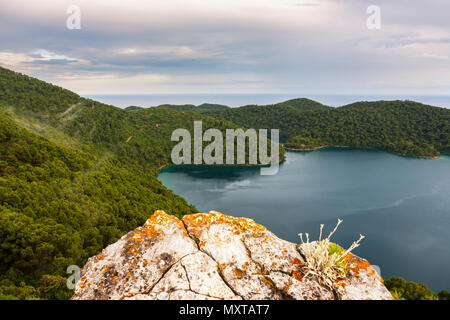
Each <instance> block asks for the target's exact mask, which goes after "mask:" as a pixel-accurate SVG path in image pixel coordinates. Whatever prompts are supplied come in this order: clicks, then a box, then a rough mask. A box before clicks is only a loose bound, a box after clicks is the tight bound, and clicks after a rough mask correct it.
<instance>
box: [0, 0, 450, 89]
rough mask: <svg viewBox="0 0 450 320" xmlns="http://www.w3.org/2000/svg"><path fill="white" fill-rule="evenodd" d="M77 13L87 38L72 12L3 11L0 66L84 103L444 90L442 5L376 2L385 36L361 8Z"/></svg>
mask: <svg viewBox="0 0 450 320" xmlns="http://www.w3.org/2000/svg"><path fill="white" fill-rule="evenodd" d="M76 3H77V5H78V6H79V7H80V9H81V29H80V30H68V29H67V28H66V19H67V18H68V14H67V13H66V9H67V7H68V6H69V5H72V4H73V1H69V0H61V1H58V2H55V1H50V0H35V1H34V2H33V6H30V5H29V3H28V1H25V0H16V1H9V2H6V1H3V2H2V3H1V4H0V37H1V38H2V42H1V44H0V64H1V65H3V66H6V67H8V68H11V69H13V70H17V71H21V72H25V73H29V74H31V75H34V76H37V77H39V78H42V79H45V80H48V81H51V82H53V83H57V84H59V85H62V86H68V87H69V88H70V89H72V90H74V91H77V92H79V93H82V94H84V93H89V94H93V93H106V92H124V93H125V92H129V93H150V92H151V93H157V92H164V93H166V92H174V93H177V92H193V93H201V92H227V91H228V92H252V93H253V92H264V93H267V92H274V93H276V92H279V93H283V92H289V93H293V92H295V93H298V94H325V93H346V94H352V93H358V94H361V93H367V94H378V93H381V94H383V93H396V92H402V93H404V92H405V91H411V92H414V93H417V94H426V93H436V92H438V93H439V92H441V93H446V92H448V89H449V88H448V87H446V84H447V83H450V72H448V70H449V67H450V65H449V59H448V55H449V54H448V53H449V52H450V20H449V19H448V11H449V10H450V3H449V2H448V1H444V0H434V1H432V2H431V1H430V2H424V1H418V0H408V1H406V0H399V1H390V0H379V1H378V5H379V6H380V7H381V14H382V28H381V30H368V29H367V28H366V19H367V17H368V15H367V13H366V9H367V6H368V5H371V4H373V3H372V1H366V0H345V1H343V0H333V1H332V0H246V1H242V0H228V1H222V0H208V1H205V0H171V1H167V0H153V1H143V0H128V1H122V0H120V1H119V0H108V1H87V0H79V1H76ZM436 79H439V83H440V85H439V87H437V86H436ZM411 80H415V82H414V84H412V83H410V85H409V86H408V85H405V84H407V83H409V81H411Z"/></svg>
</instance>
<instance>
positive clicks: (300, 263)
mask: <svg viewBox="0 0 450 320" xmlns="http://www.w3.org/2000/svg"><path fill="white" fill-rule="evenodd" d="M291 264H293V265H297V266H301V265H303V262H302V261H301V260H300V259H299V258H294V259H292V260H291Z"/></svg>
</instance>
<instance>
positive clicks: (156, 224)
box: [133, 210, 187, 240]
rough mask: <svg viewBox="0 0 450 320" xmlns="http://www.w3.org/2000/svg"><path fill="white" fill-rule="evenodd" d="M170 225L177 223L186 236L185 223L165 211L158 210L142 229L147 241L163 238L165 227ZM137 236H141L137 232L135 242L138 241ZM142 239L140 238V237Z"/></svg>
mask: <svg viewBox="0 0 450 320" xmlns="http://www.w3.org/2000/svg"><path fill="white" fill-rule="evenodd" d="M169 223H175V224H177V225H178V226H179V228H180V230H182V231H183V232H184V233H185V234H186V235H187V231H186V229H185V228H184V225H183V222H181V221H180V219H178V218H177V217H175V216H172V215H170V214H167V213H165V212H164V211H163V210H156V211H155V212H154V213H153V214H152V215H151V217H150V218H148V219H147V221H146V222H145V224H144V227H143V228H142V229H141V231H142V233H143V234H142V236H144V235H145V237H146V238H147V239H149V238H153V237H157V236H162V235H164V231H163V229H164V227H165V225H167V224H169ZM135 235H138V236H139V233H137V232H135V233H134V234H133V240H134V239H136V238H135ZM138 238H140V236H139V237H138Z"/></svg>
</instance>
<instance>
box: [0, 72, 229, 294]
mask: <svg viewBox="0 0 450 320" xmlns="http://www.w3.org/2000/svg"><path fill="white" fill-rule="evenodd" d="M194 120H201V121H202V123H203V129H204V130H206V129H207V128H212V127H214V128H218V129H222V130H225V129H227V128H237V126H236V125H234V124H232V123H229V122H228V121H225V120H223V119H215V118H212V117H209V116H203V115H200V114H198V113H195V112H187V111H186V112H185V111H182V113H181V111H175V110H170V109H167V108H151V109H136V110H128V111H126V110H122V109H120V108H116V107H113V106H109V105H105V104H102V103H99V102H97V101H93V100H90V99H84V98H82V97H80V96H78V95H77V94H75V93H73V92H70V91H68V90H65V89H62V88H59V87H56V86H53V85H51V84H48V83H45V82H43V81H39V80H37V79H34V78H31V77H28V76H25V75H21V74H18V73H15V72H12V71H9V70H7V69H3V68H0V239H1V246H0V298H1V297H4V298H5V297H9V298H12V297H19V298H37V297H40V298H67V297H68V296H69V295H70V294H71V292H70V291H69V290H67V288H66V286H65V281H66V279H65V277H66V276H67V274H66V268H67V266H68V265H71V264H77V265H80V266H81V265H83V264H84V263H85V261H86V259H87V258H88V257H89V256H92V255H94V254H96V253H98V252H99V251H101V249H102V248H104V247H105V246H107V245H108V244H110V243H112V242H114V241H116V240H117V239H118V238H119V237H120V236H122V235H123V234H125V233H126V232H128V231H129V230H132V229H134V228H136V227H137V226H139V225H142V224H143V223H144V222H145V220H146V219H147V218H148V217H149V216H150V214H151V213H152V212H153V211H154V210H157V209H162V210H165V211H167V212H170V213H172V214H175V215H177V216H181V215H183V214H189V213H193V212H195V211H197V210H196V208H195V207H194V206H192V205H189V204H188V203H187V202H186V201H185V200H184V199H183V198H181V197H179V196H177V195H175V194H173V193H172V192H171V191H170V190H168V189H167V188H165V187H164V186H163V185H162V184H161V183H160V182H159V180H157V178H156V174H157V172H158V170H159V169H160V168H161V167H163V166H167V165H170V164H171V160H170V153H171V150H172V147H173V145H174V144H175V142H172V141H171V140H170V136H171V134H172V131H173V130H175V129H177V128H186V129H188V130H190V131H191V132H192V131H193V123H194ZM192 136H193V134H192Z"/></svg>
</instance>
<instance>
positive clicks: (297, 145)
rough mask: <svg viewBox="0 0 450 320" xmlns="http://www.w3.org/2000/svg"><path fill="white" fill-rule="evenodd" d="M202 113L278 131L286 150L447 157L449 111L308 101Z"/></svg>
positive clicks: (392, 103) (408, 103) (383, 103)
mask: <svg viewBox="0 0 450 320" xmlns="http://www.w3.org/2000/svg"><path fill="white" fill-rule="evenodd" d="M204 113H205V114H208V115H211V116H215V117H220V118H223V119H226V120H229V121H231V122H233V123H236V124H238V125H241V126H246V127H251V128H278V129H280V136H281V138H283V139H285V140H286V142H285V146H286V147H288V148H293V149H305V150H308V149H314V148H317V147H320V146H348V147H356V148H376V149H382V150H386V151H389V152H393V153H398V154H401V155H408V156H424V157H434V156H437V155H439V154H440V153H450V110H449V109H445V108H438V107H431V106H427V105H423V104H421V103H417V102H413V101H377V102H357V103H354V104H350V105H347V106H344V107H340V108H332V107H326V106H324V105H321V104H319V103H317V102H315V101H311V100H308V99H294V100H290V101H286V102H283V103H279V104H274V105H268V106H256V105H250V106H244V107H240V108H232V109H228V110H222V111H208V112H204Z"/></svg>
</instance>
